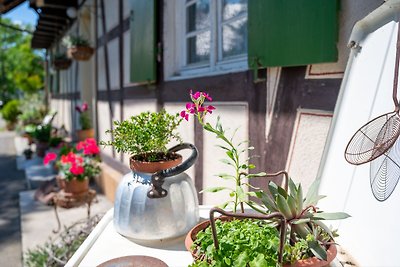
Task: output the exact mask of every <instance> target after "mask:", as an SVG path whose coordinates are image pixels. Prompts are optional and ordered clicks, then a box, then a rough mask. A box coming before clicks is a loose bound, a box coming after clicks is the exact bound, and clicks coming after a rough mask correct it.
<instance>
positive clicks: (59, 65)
mask: <svg viewBox="0 0 400 267" xmlns="http://www.w3.org/2000/svg"><path fill="white" fill-rule="evenodd" d="M71 63H72V60H71V59H56V60H54V61H53V68H54V69H55V70H66V69H68V68H69V67H70V66H71Z"/></svg>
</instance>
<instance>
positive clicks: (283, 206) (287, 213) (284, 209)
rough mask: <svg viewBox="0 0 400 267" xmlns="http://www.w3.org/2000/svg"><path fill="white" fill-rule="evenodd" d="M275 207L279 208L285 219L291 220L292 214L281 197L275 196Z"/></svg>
mask: <svg viewBox="0 0 400 267" xmlns="http://www.w3.org/2000/svg"><path fill="white" fill-rule="evenodd" d="M276 205H277V206H278V208H279V211H280V212H281V213H282V214H283V215H284V216H285V217H286V219H291V218H292V213H291V211H290V208H289V205H288V203H287V202H286V199H285V198H284V197H283V196H282V195H279V194H278V195H277V197H276Z"/></svg>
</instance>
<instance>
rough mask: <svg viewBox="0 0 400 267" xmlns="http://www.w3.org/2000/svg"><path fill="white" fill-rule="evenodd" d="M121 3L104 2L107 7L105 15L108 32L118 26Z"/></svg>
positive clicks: (107, 0)
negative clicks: (119, 4)
mask: <svg viewBox="0 0 400 267" xmlns="http://www.w3.org/2000/svg"><path fill="white" fill-rule="evenodd" d="M118 3H119V1H115V0H114V1H110V0H105V1H104V7H105V15H106V19H107V21H106V29H107V32H108V31H110V30H112V29H113V28H114V27H116V26H118V23H119V19H118V12H119V6H118Z"/></svg>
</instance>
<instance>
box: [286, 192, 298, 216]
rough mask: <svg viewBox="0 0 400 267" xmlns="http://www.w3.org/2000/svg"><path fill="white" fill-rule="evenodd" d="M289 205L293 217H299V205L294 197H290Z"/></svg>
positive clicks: (288, 199)
mask: <svg viewBox="0 0 400 267" xmlns="http://www.w3.org/2000/svg"><path fill="white" fill-rule="evenodd" d="M287 204H288V206H289V209H290V212H291V213H292V217H297V203H296V200H295V199H294V197H292V196H288V198H287Z"/></svg>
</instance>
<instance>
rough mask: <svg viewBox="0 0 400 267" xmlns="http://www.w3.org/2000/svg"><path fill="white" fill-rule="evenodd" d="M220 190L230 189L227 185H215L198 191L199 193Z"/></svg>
mask: <svg viewBox="0 0 400 267" xmlns="http://www.w3.org/2000/svg"><path fill="white" fill-rule="evenodd" d="M222 190H232V189H231V188H229V187H225V186H216V187H209V188H206V189H203V190H201V191H200V193H204V192H211V193H216V192H219V191H222Z"/></svg>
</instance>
